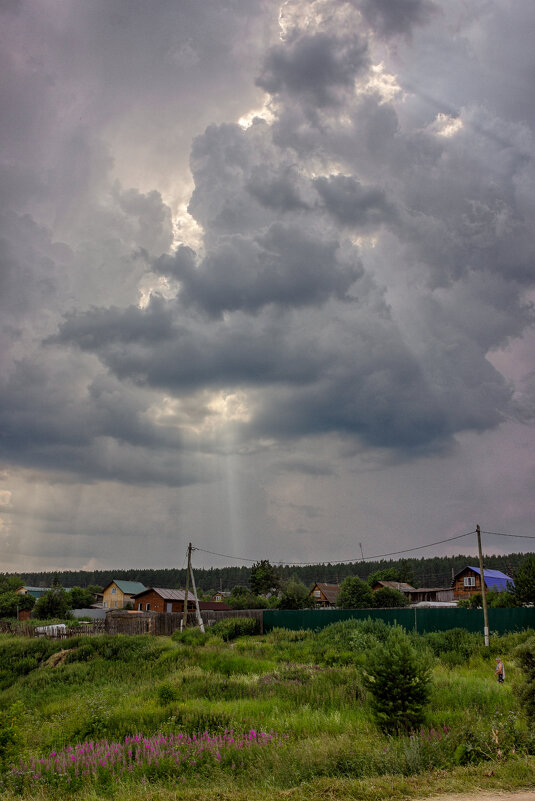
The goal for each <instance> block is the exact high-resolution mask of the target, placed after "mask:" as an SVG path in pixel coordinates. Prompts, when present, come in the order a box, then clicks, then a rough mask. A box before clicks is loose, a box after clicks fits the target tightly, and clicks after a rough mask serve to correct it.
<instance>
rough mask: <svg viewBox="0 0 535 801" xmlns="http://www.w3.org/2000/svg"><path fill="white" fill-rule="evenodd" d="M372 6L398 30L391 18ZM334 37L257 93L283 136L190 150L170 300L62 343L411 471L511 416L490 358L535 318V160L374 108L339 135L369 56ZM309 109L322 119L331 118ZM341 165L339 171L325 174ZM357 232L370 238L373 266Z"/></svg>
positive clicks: (221, 129) (375, 101) (144, 378)
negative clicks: (529, 289) (534, 208)
mask: <svg viewBox="0 0 535 801" xmlns="http://www.w3.org/2000/svg"><path fill="white" fill-rule="evenodd" d="M429 8H430V7H429V6H428V5H427V4H425V5H424V4H404V5H403V6H400V13H401V16H398V17H394V16H392V17H389V22H388V25H389V26H390V27H389V28H388V31H389V32H393V31H394V30H396V31H398V32H406V30H407V28H406V26H407V25H408V24H409V22H410V23H411V24H417V23H418V24H419V23H421V22H422V21H423V20H424V16H425V15H424V13H423V12H424V9H427V10H429ZM378 9H379V10H381V9H382V10H381V14H382V15H383V16H382V17H381V20H382V22H380V21H379V22H380V24H381V25H387V22H386V16H385V15H387V14H389V13H390V12H392V13H393V9H392V7H391V6H389V5H381V6H380V7H379V6H378ZM370 13H371V12H370ZM377 13H379V11H378V12H377ZM377 19H378V20H379V17H378V18H377ZM379 22H377V25H379ZM404 26H405V27H404ZM340 41H342V40H338V39H337V38H336V37H333V36H331V35H327V34H321V35H315V34H314V35H313V34H309V35H302V36H295V37H293V38H290V39H289V40H288V41H287V42H285V43H283V44H281V45H277V46H276V47H275V48H274V49H272V50H271V51H270V52H269V54H268V56H267V58H266V62H265V69H264V72H263V74H262V77H261V79H260V84H261V85H262V87H263V88H266V89H268V90H269V91H270V92H272V93H274V94H276V95H277V96H278V98H279V106H278V109H277V116H276V118H275V121H274V123H273V124H272V125H271V124H268V123H266V122H264V121H257V122H256V123H254V124H253V125H251V126H250V127H249V128H248V129H247V130H243V129H242V128H240V126H238V125H232V124H226V125H220V126H215V125H212V126H210V127H209V128H208V129H207V130H206V131H205V133H204V134H203V135H201V136H199V137H197V139H196V140H195V142H194V145H193V148H192V156H191V170H192V174H193V178H194V181H195V189H194V191H193V194H192V197H191V200H190V204H189V211H190V213H191V214H192V215H193V216H194V217H195V219H196V220H197V221H198V222H199V224H200V225H202V226H203V229H204V249H203V251H202V252H201V253H200V254H199V255H197V254H196V253H195V252H194V251H193V249H191V248H189V247H186V246H180V247H178V248H177V249H176V251H175V253H174V254H165V255H162V256H161V257H159V258H158V259H156V260H154V261H153V262H152V269H153V271H154V272H155V273H156V274H157V275H164V276H166V277H168V278H170V279H173V281H176V282H177V285H178V289H177V295H176V297H175V298H172V299H170V300H163V299H162V298H157V297H153V298H152V300H151V302H150V303H149V305H148V306H147V308H145V309H139V308H137V307H134V306H131V307H130V308H127V309H125V308H123V309H121V308H112V309H104V308H100V309H98V308H96V309H94V310H92V311H89V312H86V313H76V314H74V315H72V316H70V317H69V318H68V319H67V320H66V321H65V322H64V323H63V324H62V325H61V327H60V331H59V334H58V336H57V338H56V340H55V341H56V343H58V344H63V345H72V346H75V347H77V348H80V349H82V350H85V351H87V352H89V353H93V354H95V355H97V356H98V358H99V359H100V360H101V362H102V363H103V364H104V365H105V366H106V367H107V368H108V369H109V370H110V371H111V372H112V373H113V374H115V375H116V376H117V377H118V378H119V379H121V380H124V379H129V380H130V381H132V382H134V383H136V384H138V385H139V386H143V387H147V388H150V387H153V388H158V389H165V390H166V391H169V392H171V393H174V394H176V395H177V396H180V395H181V394H188V393H189V394H191V393H194V392H197V391H200V390H202V389H206V388H211V389H218V390H226V391H233V390H242V389H244V390H246V391H248V392H249V393H250V398H249V409H248V411H249V420H248V422H243V421H242V422H235V423H233V431H234V434H235V435H236V436H237V438H238V440H240V441H241V442H242V443H245V442H252V441H254V440H255V439H262V438H274V439H275V440H279V441H284V440H291V439H292V438H300V437H306V436H310V435H323V434H338V435H340V434H341V435H343V436H346V437H353V438H355V439H357V440H358V441H360V442H361V443H363V444H364V445H365V446H366V447H369V448H381V449H390V450H393V451H396V452H397V453H398V454H399V455H401V454H405V455H413V454H416V453H418V454H420V453H425V452H432V451H434V450H438V451H442V450H443V449H445V448H447V447H448V446H449V445H451V442H452V440H453V438H454V437H455V435H456V434H457V433H459V432H461V431H467V430H475V431H484V430H486V429H490V428H494V427H496V426H498V425H499V423H500V422H501V420H502V419H503V415H504V414H510V413H511V412H512V406H511V398H512V391H511V388H510V387H509V386H508V384H507V382H506V381H505V380H504V378H503V377H502V376H501V375H500V373H499V372H498V371H497V370H495V369H494V368H493V367H492V366H491V365H490V363H489V362H488V361H487V359H486V354H487V352H488V350H489V349H492V348H496V347H499V346H500V345H501V344H502V343H504V342H506V341H507V339H508V337H512V336H517V335H519V334H520V332H521V331H522V330H523V328H524V327H525V326H526V325H527V324H529V322H530V315H531V312H530V309H529V305H528V304H526V303H525V302H524V300H523V298H522V291H521V282H520V279H519V278H518V277H515V276H516V273H518V274H520V272H521V271H520V270H519V266H518V265H521V264H525V265H526V268H527V265H529V264H531V263H533V262H532V260H531V261H530V259H531V257H532V255H533V251H532V243H531V240H530V237H529V232H528V230H527V224H526V222H525V220H527V219H528V218H527V215H526V210H527V205H526V201H525V196H526V193H525V192H523V191H519V185H520V184H519V180H520V175H521V170H522V169H524V168H525V166H526V160H525V157H522V156H521V153H522V152H524V151H525V148H524V151H523V150H522V146H521V138H522V137H521V135H520V134H519V133H518V132H516V133H515V132H514V131H511V132H510V133H509V136H508V138H507V141H508V142H509V143H510V144H509V145H508V146H507V149H506V151H504V144H503V143H504V141H505V140H504V138H503V137H500V136H496V137H482V134H481V129H480V128H478V127H477V126H475V125H466V127H465V128H463V127H462V124H461V127H459V128H458V133H457V134H456V136H450V135H447V136H446V135H442V130H441V129H440V125H443V126H446V125H447V124H449V122H448V119H446V118H444V121H443V122H440V120H438V121H437V123H436V124H435V127H433V126H430V127H428V128H424V129H416V130H411V129H408V130H407V129H404V128H403V127H402V126H401V124H400V121H399V119H398V116H397V112H396V109H395V107H394V105H393V104H391V103H388V102H385V101H384V100H383V99H382V98H381V97H380V96H379V95H378V94H374V93H372V94H367V95H362V94H361V95H358V96H355V97H354V98H353V99H352V100H351V101H349V100H347V109H346V110H347V113H346V115H345V117H344V122H343V125H340V126H338V125H337V117H336V114H337V113H338V112H337V111H336V110H332V109H331V110H329V109H328V108H327V106H328V103H327V99H326V98H329V102H330V100H331V99H333V98H334V97H335V95H334V94H333V95H332V96H331V94H330V92H331V90H333V91H334V90H335V89H336V90H338V89H347V88H348V87H349V85H350V84H351V85H352V83H353V80H354V78H355V76H356V74H357V73H360V74H361V75H362V76H363V75H364V71H365V68H366V64H367V58H368V56H367V50H366V47H365V46H364V44H362V42H360V41H358V42H357V43H355V41H354V40H353V39H351V40H350V39H343V43H344V44H343V46H341V45H340ZM335 43H337V47H335ZM338 45H340V46H338ZM357 52H358V54H359V55H358V57H357ZM314 58H317V69H316V68H315V69H314V70H312V72H311V73H310V74H308V73H307V70H306V69H305V66H307V68H308V66H309V65H311V64H312V62H313V59H314ZM318 93H319V94H318ZM294 96H295V97H297V96H299V97H300V98H301V99H302V100H303V101H304V105H303V104H302V103H295V102H293V99H292V98H293V97H294ZM336 97H339V96H338V95H337V94H336ZM307 103H309V104H311V105H314V104H316V105H320V106H321V105H322V103H323V104H324V105H325V107H326V108H324V109H323V111H322V114H323V117H320V116H318V115H314V114H312V115H311V114H309V113H308V110H307V109H306V108H304V106H306V104H307ZM473 113H476V112H473ZM465 117H466V114H465ZM450 122H451V121H450ZM457 122H459V120H457ZM439 123H440V125H439ZM461 123H462V121H461ZM496 125H498V123H496ZM437 126H438V127H437ZM498 127H499V125H498ZM515 137H517V138H518V142H516V143H515ZM296 151H297V153H298V161H297V162H296ZM330 160H333V161H336V162H337V165H339V167H338V170H337V172H333V170H332V168H329V167H327V169H326V170H325V174H322V172H321V166H323V165H328V164H329V161H330ZM481 162H488V163H489V164H490V165H491V167H490V168H489V170H487V171H484V170H482V169H481V166H482V164H481ZM523 181H524V182H525V181H526V178H525V177H523ZM348 229H354V230H355V231H356V232H359V233H365V234H366V235H370V236H373V237H374V242H373V246H372V247H370V248H367V249H366V250H365V256H364V255H363V252H361V251H360V250H359V249H358V248H357V247H356V246H355V245H353V244H352V243H351V242H350V241H348V240H347V239H346V238H345V237H346V236H347V232H348ZM515 237H516V238H515ZM507 254H508V255H509V259H510V267H511V271H510V273H509V274H508V275H507V278H505V277H504V278H503V282H504V283H503V285H502V286H501V287H500V281H493V280H491V279H489V276H491V275H495V276H505V258H506V255H507ZM149 262H150V260H149ZM528 280H530V279H529V276H528V275H527V274H526V282H527V281H528ZM348 301H350V302H348Z"/></svg>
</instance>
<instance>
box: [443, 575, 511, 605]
mask: <svg viewBox="0 0 535 801" xmlns="http://www.w3.org/2000/svg"><path fill="white" fill-rule="evenodd" d="M483 575H484V576H485V589H486V590H493V591H494V592H507V589H508V586H507V585H508V584H510V585H511V586H512V587H513V586H514V582H513V579H512V578H511V577H510V576H507V575H506V574H505V573H502V572H501V570H488V569H487V568H484V569H483ZM451 587H452V590H453V597H454V600H456V601H459V600H461V599H462V598H471V597H472V595H475V594H476V593H478V592H481V570H480V569H479V567H471V566H468V567H464V568H463V569H462V570H460V571H459V572H458V573H457V574H456V575H455V576H454V577H453V580H452V582H451Z"/></svg>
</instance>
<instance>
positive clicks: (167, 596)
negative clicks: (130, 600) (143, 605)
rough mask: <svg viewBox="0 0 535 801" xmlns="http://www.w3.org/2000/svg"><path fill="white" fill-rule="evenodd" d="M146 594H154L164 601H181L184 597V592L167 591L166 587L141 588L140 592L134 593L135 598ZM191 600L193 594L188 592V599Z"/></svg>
mask: <svg viewBox="0 0 535 801" xmlns="http://www.w3.org/2000/svg"><path fill="white" fill-rule="evenodd" d="M146 592H155V593H156V595H159V596H160V598H162V599H163V600H164V601H183V600H184V598H185V595H186V592H185V590H173V589H169V588H168V587H143V589H142V590H140V592H138V593H136V598H137V597H138V596H139V595H144V594H145V593H146ZM189 598H191V599H192V600H193V598H194V595H193V592H191V591H190V592H188V599H189Z"/></svg>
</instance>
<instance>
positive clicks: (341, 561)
mask: <svg viewBox="0 0 535 801" xmlns="http://www.w3.org/2000/svg"><path fill="white" fill-rule="evenodd" d="M470 534H475V531H467V532H466V533H465V534H457V535H456V536H455V537H448V538H447V539H444V540H437V541H436V542H429V543H427V544H426V545H417V546H416V547H414V548H403V549H402V550H400V551H389V552H388V553H380V554H375V555H374V556H365V557H364V558H362V557H360V559H358V558H357V559H333V560H329V564H331V565H341V564H344V563H345V562H369V561H373V560H374V559H384V557H385V556H397V555H398V554H400V553H410V552H411V551H421V550H422V549H423V548H432V547H433V546H434V545H442V544H443V543H445V542H453V541H454V540H460V539H462V538H463V537H468V536H470ZM195 550H197V551H202V552H203V553H208V554H211V555H212V556H221V557H223V558H225V559H236V560H238V561H241V562H257V561H258V560H257V559H247V558H246V557H244V556H230V555H229V554H224V553H217V552H216V551H208V550H206V549H205V548H199V547H196V548H195ZM275 564H281V565H282V564H285V565H288V566H289V567H292V566H297V565H311V564H316V562H314V561H311V560H310V559H309V560H308V561H307V562H286V561H278V562H275Z"/></svg>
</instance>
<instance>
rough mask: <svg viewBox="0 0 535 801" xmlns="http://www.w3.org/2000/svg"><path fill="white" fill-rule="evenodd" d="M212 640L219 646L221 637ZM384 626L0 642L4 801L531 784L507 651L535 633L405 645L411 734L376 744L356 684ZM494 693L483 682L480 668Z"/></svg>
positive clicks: (393, 794)
mask: <svg viewBox="0 0 535 801" xmlns="http://www.w3.org/2000/svg"><path fill="white" fill-rule="evenodd" d="M222 633H223V634H224V632H222ZM390 636H391V630H390V629H389V628H388V627H387V626H385V624H372V623H371V622H366V621H364V622H360V623H357V622H356V621H348V622H345V623H339V624H334V625H333V626H329V627H328V628H326V629H324V630H322V631H320V632H317V633H314V632H290V631H283V630H276V631H274V632H272V633H271V634H269V635H265V636H246V637H239V638H237V639H235V640H231V641H224V640H223V638H222V637H221V636H216V635H214V634H208V635H206V636H202V635H201V634H200V632H198V631H188V632H186V633H185V634H184V635H175V636H174V637H173V638H151V637H148V636H146V637H145V636H143V637H126V636H118V637H107V636H99V637H82V636H80V637H77V638H72V639H70V640H66V641H62V642H58V641H51V640H45V639H23V638H17V637H12V636H9V635H4V636H3V637H2V638H1V639H0V708H1V709H2V718H1V721H0V756H1V774H0V789H1V795H2V798H3V799H10V798H15V797H17V798H20V797H23V798H25V799H52V798H54V799H56V798H62V797H64V798H71V797H76V798H80V799H87V800H89V799H93V801H96V800H97V799H99V800H100V799H109V798H115V799H118V800H119V799H127V798H128V799H129V801H130V800H131V799H132V797H133V796H134V795H135V797H136V799H142V800H143V801H144V800H145V799H154V800H156V799H159V800H160V799H161V801H171V800H172V799H196V801H204V800H205V799H206V801H207V800H208V799H210V800H211V801H213V800H214V799H221V800H223V799H229V801H230V799H232V801H245V799H247V801H255V799H267V798H270V799H283V798H284V799H287V798H296V799H297V798H307V799H308V800H309V801H316V799H330V798H332V799H337V801H345V799H361V798H362V799H375V798H377V799H379V798H381V799H384V798H385V797H388V798H392V799H402V798H417V797H423V796H426V795H432V794H433V793H436V792H447V791H457V792H460V791H469V790H474V789H477V788H503V789H514V788H524V787H531V786H533V785H534V784H535V757H534V756H533V754H534V752H535V747H534V738H533V733H532V732H530V730H529V728H528V726H527V722H526V720H525V719H524V716H523V714H522V710H521V709H520V708H519V707H520V704H519V701H518V698H517V695H516V693H515V686H517V685H519V684H520V682H521V681H522V676H521V675H520V671H519V668H518V667H517V666H516V664H515V658H514V649H515V647H516V646H517V645H518V644H520V643H521V642H523V641H525V640H526V639H527V638H529V637H533V636H534V632H526V633H524V634H515V635H507V636H505V637H501V638H499V637H492V640H491V647H490V648H489V649H484V648H483V646H482V643H481V638H480V637H479V636H478V635H470V634H467V633H466V632H462V631H459V630H454V631H452V632H444V633H440V634H434V635H425V636H422V637H418V636H417V635H410V640H411V642H412V644H413V646H415V647H416V648H417V651H418V653H419V654H422V658H423V657H424V654H426V653H428V654H429V658H431V660H432V665H433V667H432V684H431V697H430V701H429V704H428V706H427V709H426V713H425V719H424V721H423V723H422V725H421V726H419V727H418V729H417V730H416V731H413V732H407V733H404V734H402V735H398V734H395V733H394V732H389V731H388V730H387V731H381V730H380V729H379V728H378V727H377V725H376V723H375V721H374V719H373V715H372V711H371V706H370V698H369V695H368V693H367V692H366V690H365V689H364V685H363V671H364V670H365V668H366V660H367V655H368V654H369V652H370V650H371V649H373V648H374V647H375V646H376V645H377V643H378V642H383V643H384V642H388V639H389V637H390ZM498 653H499V654H500V655H501V656H502V657H503V659H504V662H505V664H506V671H507V681H506V684H505V685H502V686H500V685H498V684H497V683H496V680H495V678H494V658H495V656H496V654H498Z"/></svg>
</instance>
